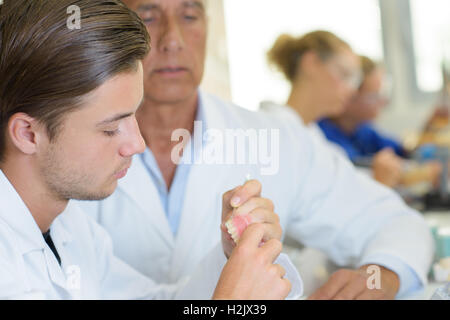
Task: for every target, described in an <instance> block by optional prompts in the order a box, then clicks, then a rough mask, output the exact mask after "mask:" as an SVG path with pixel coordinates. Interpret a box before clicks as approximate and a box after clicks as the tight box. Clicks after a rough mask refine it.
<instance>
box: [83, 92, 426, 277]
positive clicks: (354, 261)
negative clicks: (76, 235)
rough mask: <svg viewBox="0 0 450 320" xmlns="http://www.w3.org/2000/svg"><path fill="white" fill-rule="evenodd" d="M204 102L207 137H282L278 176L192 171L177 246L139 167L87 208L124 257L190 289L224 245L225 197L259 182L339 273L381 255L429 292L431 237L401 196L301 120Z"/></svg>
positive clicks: (254, 170) (210, 168)
mask: <svg viewBox="0 0 450 320" xmlns="http://www.w3.org/2000/svg"><path fill="white" fill-rule="evenodd" d="M201 99H202V102H203V105H204V114H205V118H206V125H207V127H208V128H214V129H219V130H220V129H225V128H243V129H247V128H253V129H270V128H273V129H279V130H280V131H279V133H280V146H279V148H280V149H279V151H280V152H279V171H278V173H277V174H275V175H262V174H261V170H260V169H261V167H262V165H252V164H247V165H242V164H236V165H206V164H203V165H193V166H192V168H191V171H190V173H189V177H188V182H187V187H186V194H185V198H184V204H183V210H182V213H181V220H180V225H179V229H178V232H177V234H176V236H174V235H173V233H172V232H171V229H170V227H169V223H168V220H167V218H166V216H165V213H164V210H163V207H162V205H161V202H160V200H159V194H158V191H157V189H156V188H155V186H154V185H153V182H152V179H151V177H150V176H149V174H148V172H147V170H146V168H145V167H144V164H143V162H142V160H141V158H140V157H135V158H134V160H133V164H132V166H131V168H130V169H129V171H128V175H127V176H126V177H125V178H123V179H122V180H120V181H119V185H118V188H117V190H116V191H115V193H114V194H113V195H112V196H111V197H109V198H108V199H106V200H104V201H101V202H90V203H84V204H83V206H84V208H85V209H86V210H88V211H89V212H90V214H92V216H93V217H95V219H96V220H97V221H98V222H99V223H100V224H101V225H102V226H103V227H105V228H106V229H107V230H108V231H109V233H110V235H111V236H112V239H113V242H114V245H115V252H116V253H117V255H118V256H119V257H121V258H122V259H123V260H125V261H127V262H128V263H129V264H130V265H132V266H133V267H135V268H136V269H137V270H139V271H140V272H142V273H144V274H146V275H148V276H150V277H152V278H153V279H155V280H157V281H159V282H161V283H175V282H177V281H181V280H182V279H186V277H189V276H190V275H191V274H192V273H193V271H194V269H195V268H196V267H197V266H198V264H199V263H200V261H201V259H202V258H203V257H204V256H205V254H206V253H207V252H208V251H209V250H211V249H212V247H213V246H214V244H215V243H217V242H218V241H219V240H220V233H219V232H218V230H219V225H220V223H221V208H222V194H223V193H224V192H225V191H227V190H230V189H232V188H234V187H236V186H237V185H240V184H242V183H243V179H244V177H245V176H246V174H247V173H250V174H251V176H252V178H255V179H258V180H259V181H260V182H261V183H262V196H264V197H266V198H269V199H271V200H272V201H273V202H274V204H275V211H276V213H277V214H278V215H279V217H280V222H281V225H282V227H283V230H284V233H285V234H289V236H290V237H292V238H294V239H297V240H298V241H299V242H301V243H302V244H304V245H305V246H308V247H313V248H317V249H319V250H321V251H323V252H325V253H326V254H327V255H328V256H329V257H330V258H331V259H332V260H333V261H334V262H335V263H337V264H338V265H355V266H361V265H365V264H367V263H379V264H383V263H382V261H381V260H382V259H381V258H380V257H381V255H389V256H395V257H397V258H398V259H400V260H401V261H403V262H404V263H405V264H407V265H408V266H410V267H411V268H412V270H414V271H415V273H416V274H417V276H418V277H419V278H420V280H421V281H422V282H423V283H426V276H427V272H428V269H429V266H430V264H431V260H432V256H433V248H432V238H431V234H430V232H429V230H428V228H427V225H426V223H425V222H424V220H423V218H422V217H421V216H420V215H419V214H418V213H416V212H415V211H413V210H411V209H410V208H408V207H407V206H406V205H405V204H404V203H403V201H402V200H401V199H400V198H399V197H398V196H397V195H396V194H394V193H393V192H392V191H391V190H389V189H387V188H384V187H382V186H380V185H379V184H377V183H375V182H373V181H371V180H370V179H368V178H365V177H362V176H361V175H356V174H355V171H354V169H353V167H352V165H351V164H350V163H349V162H348V161H346V160H345V159H343V157H337V156H336V155H334V154H333V153H331V152H329V151H328V150H326V148H324V147H323V146H321V145H319V144H317V143H314V142H313V140H312V139H311V138H310V137H309V134H308V133H307V131H306V130H305V128H304V127H303V126H302V124H301V123H300V122H299V120H298V117H292V119H284V118H283V119H282V118H280V117H277V116H272V115H267V114H265V113H261V112H260V113H256V112H251V111H248V110H245V109H242V108H239V107H237V106H234V105H232V104H229V103H226V102H224V101H222V100H220V99H218V98H216V97H214V96H211V95H207V94H204V93H201ZM296 118H297V119H296ZM215 143H216V141H215V140H214V139H211V140H209V141H208V142H207V144H206V147H205V148H206V149H208V148H213V147H214V144H215ZM386 267H389V266H386Z"/></svg>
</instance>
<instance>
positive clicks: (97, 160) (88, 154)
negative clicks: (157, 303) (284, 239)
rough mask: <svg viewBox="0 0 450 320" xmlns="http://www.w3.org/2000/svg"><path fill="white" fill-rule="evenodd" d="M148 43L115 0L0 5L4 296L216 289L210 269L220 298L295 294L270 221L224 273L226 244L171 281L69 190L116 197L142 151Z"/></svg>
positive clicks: (88, 196) (254, 189)
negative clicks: (188, 276) (185, 277)
mask: <svg viewBox="0 0 450 320" xmlns="http://www.w3.org/2000/svg"><path fill="white" fill-rule="evenodd" d="M71 5H76V6H78V8H79V9H80V12H81V13H82V15H81V23H80V26H81V28H80V29H71V28H68V26H67V19H68V17H69V16H68V14H67V8H68V7H69V6H71ZM148 50H149V37H148V34H147V31H146V28H145V26H144V24H143V23H142V21H141V20H140V19H139V18H138V17H137V16H136V15H135V14H134V13H133V12H132V11H130V10H129V9H128V8H127V7H125V6H124V5H123V4H122V3H121V2H120V1H118V0H110V1H100V0H77V1H75V0H39V1H29V0H6V1H5V3H4V4H3V5H2V6H1V7H0V159H1V162H0V169H1V170H0V238H1V241H0V298H13V299H14V298H47V299H70V298H81V299H98V298H108V299H138V298H172V297H189V294H190V293H191V292H192V291H196V290H206V291H205V292H203V294H204V295H206V296H208V295H209V296H208V297H211V296H213V292H212V291H208V290H209V289H210V288H209V287H208V288H206V289H204V288H205V285H204V284H203V282H206V281H208V280H211V279H212V281H215V283H216V282H217V281H218V285H217V287H216V290H215V292H214V296H213V297H214V298H220V299H242V298H244V299H245V298H247V299H260V298H261V299H263V298H269V299H278V298H285V297H286V296H287V295H288V293H289V291H290V282H289V280H288V279H286V278H284V275H285V270H284V268H283V267H282V266H280V265H278V264H274V263H273V261H274V260H275V258H276V257H277V256H278V255H279V254H280V251H281V243H280V242H279V240H277V239H276V237H274V238H273V239H272V238H269V239H268V241H267V242H266V243H265V244H264V245H263V246H259V244H260V242H261V240H262V239H263V238H264V237H266V236H267V235H266V231H265V228H264V226H263V225H262V224H255V225H254V226H250V227H249V228H248V229H247V230H246V231H245V232H244V234H243V235H242V240H241V241H240V242H239V244H238V245H237V247H236V248H235V249H234V250H233V252H232V254H231V256H230V258H229V261H228V263H226V264H225V267H224V269H223V270H224V271H223V274H222V276H221V277H220V278H219V274H220V271H221V269H222V266H223V265H224V263H222V264H220V263H221V262H225V261H224V260H225V259H224V257H223V256H224V254H223V251H222V248H221V247H218V250H215V251H213V252H211V256H210V258H209V259H208V258H207V259H205V263H204V267H203V268H202V267H200V269H199V272H198V274H199V276H198V277H197V278H195V277H194V278H193V279H192V281H190V282H189V283H185V284H183V285H180V286H163V285H158V284H156V283H154V282H153V281H152V280H150V279H149V278H146V277H145V276H143V275H142V274H140V273H139V272H137V271H135V270H134V269H132V268H131V267H130V266H128V265H127V264H126V263H124V262H122V261H121V260H120V259H118V258H117V257H116V256H115V255H114V254H113V249H112V244H111V240H110V238H109V236H108V234H107V232H105V230H104V229H103V228H102V227H100V226H99V225H98V224H97V223H95V222H94V221H93V220H92V219H91V218H90V217H88V216H87V215H85V214H84V213H83V212H82V211H81V210H80V209H79V208H78V206H77V205H76V203H74V202H72V201H71V199H79V200H100V199H104V198H106V197H108V196H109V195H110V194H111V193H112V192H113V191H114V189H115V188H116V186H117V181H118V179H120V178H122V177H124V176H125V175H126V172H127V169H128V168H129V167H130V165H131V160H132V156H133V155H134V154H136V153H140V152H142V151H143V150H144V147H145V144H144V141H143V139H142V137H141V135H140V132H139V128H138V124H137V121H136V118H135V113H136V110H137V109H138V107H139V106H140V104H141V102H142V99H143V68H142V59H143V58H144V56H145V55H146V54H147V52H148ZM259 187H260V186H259V185H258V183H257V182H255V181H253V182H249V183H247V184H246V185H244V186H243V187H241V188H239V189H236V190H232V191H230V192H228V193H227V194H226V195H225V199H228V198H229V197H231V196H239V197H240V198H241V199H242V200H243V201H244V202H245V201H247V200H251V199H254V198H256V199H259V192H260V191H259ZM270 205H271V204H270V203H269V202H267V201H264V200H263V201H260V203H259V206H260V207H261V208H267V207H270ZM226 207H227V206H225V208H226ZM123 214H124V215H126V214H127V213H126V211H124V212H123ZM217 232H219V230H217ZM280 233H281V232H280ZM224 246H226V243H224ZM215 261H220V262H219V263H216V264H214V262H215ZM155 263H157V262H156V261H155ZM211 266H213V267H211ZM215 283H214V285H215ZM214 285H213V286H214Z"/></svg>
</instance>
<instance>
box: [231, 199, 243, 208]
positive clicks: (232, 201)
mask: <svg viewBox="0 0 450 320" xmlns="http://www.w3.org/2000/svg"><path fill="white" fill-rule="evenodd" d="M240 201H241V198H239V197H233V198H232V199H231V205H232V206H233V207H237V206H238V205H239V202H240Z"/></svg>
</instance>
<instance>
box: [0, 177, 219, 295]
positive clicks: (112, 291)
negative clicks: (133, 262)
mask: <svg viewBox="0 0 450 320" xmlns="http://www.w3.org/2000/svg"><path fill="white" fill-rule="evenodd" d="M50 232H51V236H52V240H53V242H54V244H55V246H56V248H57V251H58V254H59V255H60V257H61V261H62V265H61V266H60V265H59V264H58V261H57V260H56V258H55V256H54V254H53V253H52V251H51V250H50V248H49V247H48V245H47V244H46V243H45V241H44V238H43V236H42V233H41V231H40V230H39V228H38V226H37V224H36V222H35V220H34V219H33V217H32V215H31V213H30V212H29V210H28V209H27V207H26V206H25V204H24V203H23V201H22V199H21V198H20V196H19V195H18V194H17V192H16V191H15V189H14V187H13V186H12V185H11V184H10V182H9V181H8V179H7V178H6V176H5V175H4V174H3V172H2V171H1V170H0V299H169V298H174V297H176V298H188V297H192V292H195V293H196V295H197V296H196V297H200V298H205V299H207V298H210V297H212V293H213V290H214V287H215V284H216V283H217V280H218V278H219V275H220V272H221V269H222V267H223V265H224V264H225V262H226V259H225V256H224V254H223V251H222V248H221V246H216V247H215V248H213V250H212V251H211V252H210V254H208V257H206V258H205V260H204V261H203V262H202V263H201V264H200V265H199V269H198V270H196V272H195V273H194V276H193V277H192V278H191V279H190V280H191V281H190V282H188V283H186V282H184V283H181V282H180V283H178V285H161V284H157V283H155V282H153V281H152V280H150V279H149V278H147V277H145V276H144V275H142V274H140V273H139V272H137V271H136V270H134V269H133V268H131V267H130V266H129V265H127V264H126V263H124V262H123V261H121V260H120V259H118V258H117V257H116V256H114V255H113V251H112V242H111V239H110V237H109V236H108V234H107V232H106V231H105V230H104V229H103V228H102V227H101V226H99V225H98V224H97V223H96V222H95V221H94V220H93V219H92V218H90V217H89V216H88V215H86V214H85V213H84V212H83V211H81V210H80V208H79V206H78V205H77V204H76V203H75V202H73V201H70V202H69V204H68V206H67V208H66V210H65V211H64V212H63V213H62V214H60V215H59V216H58V217H57V218H56V219H55V220H54V222H53V224H52V226H51V231H50ZM147 263H148V264H149V265H152V264H154V263H155V262H153V261H147Z"/></svg>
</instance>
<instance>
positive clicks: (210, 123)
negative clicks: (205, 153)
mask: <svg viewBox="0 0 450 320" xmlns="http://www.w3.org/2000/svg"><path fill="white" fill-rule="evenodd" d="M198 96H199V111H198V112H199V115H200V116H199V118H200V119H202V120H203V121H204V122H205V128H207V129H218V130H224V129H226V127H227V126H226V121H225V118H224V114H223V113H224V112H225V113H227V112H230V110H228V108H227V110H223V111H222V110H220V107H219V105H220V106H222V104H223V103H222V102H221V101H220V100H217V99H216V98H215V97H214V96H211V95H209V94H207V93H205V92H203V91H201V90H199V92H198ZM218 102H220V103H218ZM221 111H222V112H221Z"/></svg>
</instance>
